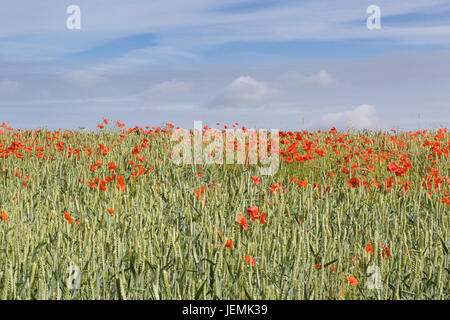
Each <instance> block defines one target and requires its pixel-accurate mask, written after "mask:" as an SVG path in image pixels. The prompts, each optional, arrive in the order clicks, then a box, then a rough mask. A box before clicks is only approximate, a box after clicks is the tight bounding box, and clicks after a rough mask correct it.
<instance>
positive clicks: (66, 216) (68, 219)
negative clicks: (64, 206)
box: [64, 212, 73, 224]
mask: <svg viewBox="0 0 450 320" xmlns="http://www.w3.org/2000/svg"><path fill="white" fill-rule="evenodd" d="M64 218H65V219H66V220H67V221H68V222H69V224H72V222H73V219H72V217H71V216H70V214H69V213H68V212H64Z"/></svg>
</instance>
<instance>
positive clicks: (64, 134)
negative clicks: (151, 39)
mask: <svg viewBox="0 0 450 320" xmlns="http://www.w3.org/2000/svg"><path fill="white" fill-rule="evenodd" d="M235 126H237V125H235ZM175 129H176V128H174V126H173V125H171V124H166V125H165V126H163V127H162V128H160V127H158V128H153V127H145V128H140V127H136V128H130V129H128V128H127V127H126V126H124V124H121V123H120V122H114V123H113V122H110V121H108V120H105V121H104V122H103V123H102V124H101V125H99V128H98V130H95V131H87V130H76V131H70V130H56V131H49V130H45V129H42V130H28V131H24V130H18V129H13V128H11V127H8V126H7V125H6V124H5V123H4V124H3V125H2V127H0V188H1V193H0V298H1V299H449V298H450V293H449V272H450V269H449V254H448V250H449V245H450V244H449V230H450V229H449V212H450V168H449V149H450V133H449V132H448V131H447V129H440V130H423V131H417V132H416V131H414V132H395V131H385V132H382V131H377V132H372V131H364V132H352V131H349V132H338V131H336V130H334V129H332V130H329V131H314V132H306V131H299V132H280V155H279V156H280V167H279V170H278V171H277V173H276V174H275V175H273V176H263V175H260V174H259V167H258V165H249V164H240V165H239V164H222V165H220V164H210V165H199V164H180V165H177V164H175V163H174V162H173V161H172V160H171V152H172V149H173V147H174V145H175V144H176V142H174V141H171V139H170V137H171V134H172V132H174V130H175Z"/></svg>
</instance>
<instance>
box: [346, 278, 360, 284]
mask: <svg viewBox="0 0 450 320" xmlns="http://www.w3.org/2000/svg"><path fill="white" fill-rule="evenodd" d="M346 278H347V280H348V282H350V285H351V286H356V285H357V284H358V280H357V279H356V278H355V277H350V276H347V277H346Z"/></svg>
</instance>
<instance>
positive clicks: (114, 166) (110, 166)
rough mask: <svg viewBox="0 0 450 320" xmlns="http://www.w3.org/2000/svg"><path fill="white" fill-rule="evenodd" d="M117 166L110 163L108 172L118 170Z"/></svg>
mask: <svg viewBox="0 0 450 320" xmlns="http://www.w3.org/2000/svg"><path fill="white" fill-rule="evenodd" d="M116 169H117V166H116V164H115V163H114V162H110V163H108V170H116Z"/></svg>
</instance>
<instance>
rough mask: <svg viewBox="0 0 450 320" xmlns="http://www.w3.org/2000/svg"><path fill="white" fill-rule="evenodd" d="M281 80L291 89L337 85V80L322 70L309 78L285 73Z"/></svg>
mask: <svg viewBox="0 0 450 320" xmlns="http://www.w3.org/2000/svg"><path fill="white" fill-rule="evenodd" d="M281 80H282V82H283V83H284V84H285V85H286V86H288V87H290V88H299V87H300V88H303V87H327V86H330V85H332V84H334V83H336V80H335V79H333V77H332V76H331V75H330V74H329V73H328V72H327V71H326V70H320V71H319V72H318V73H316V74H313V75H309V76H305V75H302V74H299V73H298V72H295V71H291V72H288V73H285V74H284V75H283V76H282V77H281Z"/></svg>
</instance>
